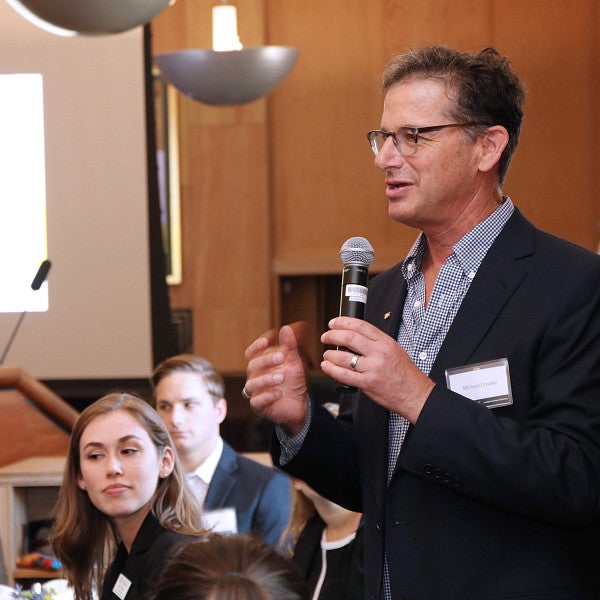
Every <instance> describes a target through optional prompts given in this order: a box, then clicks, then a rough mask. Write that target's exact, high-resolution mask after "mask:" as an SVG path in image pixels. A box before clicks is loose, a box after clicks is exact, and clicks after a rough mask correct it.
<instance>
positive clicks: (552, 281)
mask: <svg viewBox="0 0 600 600" xmlns="http://www.w3.org/2000/svg"><path fill="white" fill-rule="evenodd" d="M405 293H406V289H405V282H404V280H403V278H402V276H401V273H400V266H399V265H397V266H395V267H393V268H392V269H390V270H389V271H386V272H384V273H382V274H381V275H379V276H378V277H376V278H374V279H373V281H372V282H371V284H370V290H369V296H368V302H367V309H366V319H367V320H369V321H370V322H372V323H373V324H375V325H376V326H377V327H379V328H380V329H381V330H383V331H384V332H386V333H388V334H389V335H390V336H392V337H393V338H396V337H397V332H398V328H399V324H400V318H401V313H402V305H403V302H404V298H405ZM388 312H389V313H391V315H389V316H388V317H387V318H386V317H385V315H386V313H388ZM498 358H507V359H508V362H509V368H510V380H511V385H512V392H513V400H514V403H513V405H512V406H506V407H501V408H495V409H488V408H486V407H485V406H483V405H481V404H478V403H475V402H473V401H471V400H468V399H467V398H465V397H463V396H460V395H458V394H456V393H453V392H451V391H449V390H448V389H447V387H446V383H445V375H444V373H445V369H447V368H452V367H457V366H461V365H469V364H473V363H478V362H482V361H488V360H492V359H498ZM430 377H431V378H432V379H433V380H434V381H435V382H436V384H437V385H436V387H435V388H434V390H433V391H432V392H431V394H430V396H429V398H428V400H427V402H426V404H425V406H424V408H423V411H422V413H421V415H420V417H419V419H418V421H417V423H416V425H414V426H413V427H411V428H410V430H409V432H408V435H407V438H406V440H405V443H404V446H403V449H402V451H401V453H400V456H399V459H398V462H397V465H396V469H395V472H394V475H393V478H392V481H391V482H390V485H389V487H388V486H387V485H386V464H387V452H388V448H387V439H388V419H389V414H388V411H386V410H385V409H383V408H382V407H380V406H379V405H377V404H375V403H374V402H372V401H370V400H369V398H368V397H366V396H365V395H363V394H362V393H359V394H357V395H356V397H354V398H353V399H352V401H353V403H354V413H353V419H352V422H351V423H348V422H345V421H342V420H341V419H338V420H337V421H335V420H334V419H333V418H332V417H331V416H330V415H329V414H328V413H327V411H326V410H324V409H321V408H320V407H316V408H315V410H314V413H313V422H312V425H311V427H310V430H309V433H308V435H307V437H306V440H305V442H304V444H303V447H302V450H301V452H300V454H299V455H298V456H297V457H296V458H294V459H293V460H292V461H291V462H290V463H289V464H288V465H287V466H286V470H289V471H290V472H291V473H293V474H295V475H296V476H298V477H299V478H301V479H303V480H305V481H307V482H308V483H309V484H310V485H311V486H312V487H314V488H315V489H316V490H317V491H319V493H321V494H322V495H324V496H326V497H329V498H331V499H332V500H333V501H334V502H337V503H339V504H343V505H345V506H348V507H349V508H352V509H353V510H357V511H362V512H363V513H364V520H365V578H366V597H367V598H379V593H380V587H381V579H382V564H383V549H384V547H385V548H386V551H387V554H388V557H389V564H390V571H391V584H392V592H393V597H394V599H409V598H410V599H419V600H453V599H456V600H486V599H493V600H509V599H510V600H581V599H584V598H585V599H592V598H593V599H597V598H600V526H599V515H600V257H598V256H597V255H595V254H593V253H591V252H588V251H585V250H583V249H581V248H578V247H576V246H574V245H572V244H569V243H568V242H566V241H564V240H560V239H558V238H555V237H553V236H550V235H548V234H545V233H543V232H541V231H539V230H537V229H535V228H534V227H533V225H531V223H529V222H528V221H527V220H526V219H525V218H524V217H523V215H522V214H521V213H520V212H519V211H518V210H515V213H514V214H513V215H512V217H511V218H510V220H509V222H508V223H507V224H506V226H505V227H504V229H503V231H502V232H501V233H500V235H499V236H498V238H497V239H496V240H495V242H494V244H493V245H492V247H491V248H490V250H489V252H488V254H487V255H486V257H485V259H484V261H483V263H482V264H481V266H480V268H479V270H478V272H477V275H476V277H475V279H474V280H473V282H472V283H471V286H470V288H469V291H468V293H467V295H466V296H465V298H464V300H463V303H462V305H461V307H460V309H459V311H458V314H457V315H456V318H455V319H454V322H453V324H452V326H451V328H450V331H449V332H448V334H447V336H446V338H445V341H444V343H443V345H442V347H441V349H440V351H439V353H438V356H437V359H436V361H435V363H434V365H433V368H432V371H431V373H430ZM279 451H280V450H279V446H278V445H277V444H276V443H274V446H273V456H274V460H275V464H279V463H278V456H279Z"/></svg>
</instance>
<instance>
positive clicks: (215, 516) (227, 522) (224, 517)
mask: <svg viewBox="0 0 600 600" xmlns="http://www.w3.org/2000/svg"><path fill="white" fill-rule="evenodd" d="M204 523H205V526H206V528H207V529H210V530H211V531H214V532H215V533H237V515H236V513H235V508H233V507H228V508H217V509H215V510H205V511H204Z"/></svg>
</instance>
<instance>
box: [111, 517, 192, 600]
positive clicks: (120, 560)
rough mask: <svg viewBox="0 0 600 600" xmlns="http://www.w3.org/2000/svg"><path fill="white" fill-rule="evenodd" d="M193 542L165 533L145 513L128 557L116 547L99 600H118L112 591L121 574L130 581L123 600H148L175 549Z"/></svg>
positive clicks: (166, 531)
mask: <svg viewBox="0 0 600 600" xmlns="http://www.w3.org/2000/svg"><path fill="white" fill-rule="evenodd" d="M197 539H198V538H196V537H194V536H191V535H182V534H180V533H175V532H173V531H169V530H168V529H165V528H164V527H162V526H161V525H160V523H159V522H158V520H157V519H156V517H155V516H154V515H153V514H152V513H149V514H148V516H147V517H146V519H145V520H144V522H143V523H142V526H141V527H140V530H139V531H138V534H137V535H136V536H135V540H134V541H133V545H132V546H131V552H130V553H129V554H128V553H127V550H126V549H125V546H124V545H123V544H119V546H118V548H117V554H116V556H115V559H114V560H113V562H112V563H111V565H110V567H109V568H108V571H107V572H106V575H105V577H104V582H103V584H102V597H101V600H119V596H117V595H116V594H115V593H114V592H113V591H112V589H113V587H114V585H115V583H116V581H117V579H118V577H119V575H120V574H121V573H122V574H123V575H124V576H125V577H127V579H129V581H131V586H130V587H129V591H128V592H127V595H126V596H125V597H124V600H150V599H151V598H153V597H154V594H155V593H156V586H157V584H158V581H159V579H160V576H161V575H162V572H163V569H164V567H165V565H166V562H167V559H168V558H169V557H170V556H172V555H173V554H174V553H175V551H176V550H177V549H179V548H181V547H182V546H184V545H185V544H188V543H190V542H192V541H195V540H197Z"/></svg>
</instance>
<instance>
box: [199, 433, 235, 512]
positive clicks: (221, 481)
mask: <svg viewBox="0 0 600 600" xmlns="http://www.w3.org/2000/svg"><path fill="white" fill-rule="evenodd" d="M237 470H238V464H237V458H236V455H235V452H234V451H233V449H232V448H230V447H229V446H228V445H227V444H225V443H224V444H223V453H222V454H221V458H220V459H219V463H218V465H217V468H216V470H215V472H214V474H213V476H212V479H211V480H210V485H209V486H208V492H207V494H206V499H205V500H204V507H205V508H206V509H207V510H214V509H216V508H224V507H225V506H226V500H227V498H228V497H229V493H230V492H231V488H233V486H234V485H235V477H236V475H235V474H236V472H237Z"/></svg>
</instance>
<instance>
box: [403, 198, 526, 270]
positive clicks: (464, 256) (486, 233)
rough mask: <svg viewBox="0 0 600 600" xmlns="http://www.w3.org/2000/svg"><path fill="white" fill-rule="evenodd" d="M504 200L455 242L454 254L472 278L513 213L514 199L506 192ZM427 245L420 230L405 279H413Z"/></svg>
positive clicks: (406, 265)
mask: <svg viewBox="0 0 600 600" xmlns="http://www.w3.org/2000/svg"><path fill="white" fill-rule="evenodd" d="M503 200H504V201H503V202H502V204H500V205H499V206H498V208H497V209H496V210H495V211H494V212H493V213H492V214H491V215H490V216H489V217H487V219H484V220H483V221H482V222H481V223H478V224H477V225H476V226H475V227H473V229H471V231H469V232H468V233H466V234H465V235H464V236H463V237H462V238H461V239H460V240H458V242H457V243H456V244H455V245H454V248H453V250H454V252H453V254H454V255H455V256H456V258H457V260H458V262H459V264H460V265H461V267H462V269H463V271H464V272H465V274H466V275H467V276H469V277H471V278H472V277H474V276H475V273H476V272H477V269H478V268H479V266H480V265H481V262H482V261H483V259H484V257H485V255H486V253H487V251H488V250H489V249H490V246H491V245H492V244H493V242H494V240H495V239H496V237H497V236H498V234H499V233H500V232H501V231H502V228H503V227H504V225H506V222H507V221H508V219H509V218H510V216H511V215H512V214H513V211H514V209H515V207H514V205H513V203H512V201H511V199H510V198H509V197H508V196H504V197H503ZM426 249H427V238H426V237H425V234H424V233H423V232H421V233H420V234H419V236H418V237H417V239H416V240H415V243H414V244H413V245H412V248H411V249H410V251H409V252H408V255H407V256H406V258H405V259H404V261H403V262H402V275H403V276H404V279H406V281H410V280H411V279H412V278H413V277H414V276H415V274H416V273H417V272H418V271H419V268H420V267H421V262H422V260H423V254H424V253H425V250H426Z"/></svg>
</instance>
